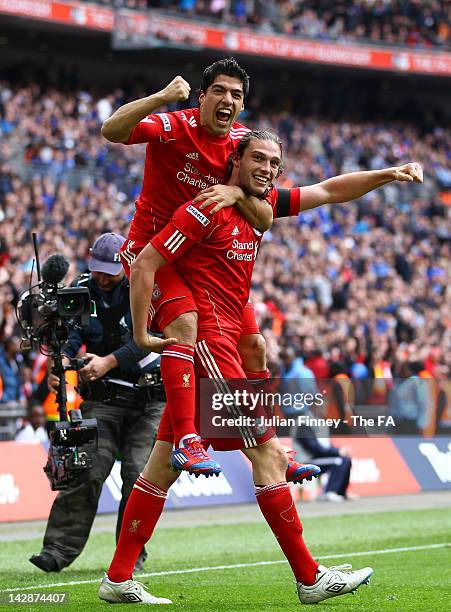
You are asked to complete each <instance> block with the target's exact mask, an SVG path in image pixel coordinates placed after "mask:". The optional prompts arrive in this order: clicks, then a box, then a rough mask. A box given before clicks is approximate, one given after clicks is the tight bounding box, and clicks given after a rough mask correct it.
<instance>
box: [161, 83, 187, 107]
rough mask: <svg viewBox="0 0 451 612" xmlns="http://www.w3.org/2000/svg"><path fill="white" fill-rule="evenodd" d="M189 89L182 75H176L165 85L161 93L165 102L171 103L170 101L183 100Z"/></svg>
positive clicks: (185, 98)
mask: <svg viewBox="0 0 451 612" xmlns="http://www.w3.org/2000/svg"><path fill="white" fill-rule="evenodd" d="M190 91H191V86H190V84H189V83H188V82H187V81H185V79H184V78H183V77H181V76H176V77H175V79H173V80H172V81H171V82H170V83H169V85H166V87H165V88H164V89H163V90H162V92H161V94H162V96H163V97H164V100H165V102H166V104H171V103H172V102H183V100H187V99H188V98H189V93H190Z"/></svg>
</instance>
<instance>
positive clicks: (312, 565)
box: [255, 482, 318, 586]
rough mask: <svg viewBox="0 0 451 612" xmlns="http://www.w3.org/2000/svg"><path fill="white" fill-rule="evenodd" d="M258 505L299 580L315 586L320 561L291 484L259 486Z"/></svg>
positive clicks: (281, 483) (280, 483)
mask: <svg viewBox="0 0 451 612" xmlns="http://www.w3.org/2000/svg"><path fill="white" fill-rule="evenodd" d="M255 495H256V497H257V502H258V505H259V506H260V510H261V511H262V514H263V516H264V517H265V519H266V522H267V523H268V525H269V526H270V527H271V529H272V531H273V533H274V535H275V536H276V538H277V541H278V542H279V546H280V548H281V549H282V550H283V552H284V554H285V556H286V558H287V559H288V562H289V564H290V565H291V569H292V570H293V573H294V575H295V577H296V580H297V581H298V582H302V584H305V585H306V586H311V585H312V584H314V582H315V580H316V572H317V571H318V563H317V562H316V561H315V559H313V557H312V555H311V554H310V552H309V550H308V548H307V546H306V545H305V542H304V539H303V537H302V531H303V530H302V523H301V521H300V519H299V516H298V513H297V510H296V506H295V504H294V501H293V497H292V495H291V492H290V488H289V486H288V484H287V483H286V482H278V483H276V484H272V485H268V486H266V487H262V488H260V489H257V491H256V493H255Z"/></svg>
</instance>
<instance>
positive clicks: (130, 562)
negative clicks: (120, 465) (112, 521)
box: [107, 476, 167, 582]
mask: <svg viewBox="0 0 451 612" xmlns="http://www.w3.org/2000/svg"><path fill="white" fill-rule="evenodd" d="M166 497H167V492H166V491H163V489H160V488H159V487H156V486H155V485H153V484H152V483H151V482H149V481H148V480H146V479H145V478H143V477H142V476H139V477H138V480H137V481H136V482H135V484H134V486H133V489H132V492H131V493H130V497H129V498H128V502H127V505H126V507H125V512H124V517H123V519H122V527H121V533H120V535H119V540H118V543H117V546H116V551H115V553H114V557H113V560H112V562H111V565H110V567H109V570H108V572H107V574H108V578H109V579H110V580H112V581H113V582H124V580H129V579H130V578H131V577H132V573H133V568H134V567H135V563H136V560H137V558H138V556H139V554H140V552H141V550H142V548H143V546H144V545H145V543H146V542H147V541H148V540H149V539H150V536H151V535H152V533H153V530H154V529H155V525H156V524H157V522H158V519H159V518H160V515H161V513H162V511H163V506H164V502H165V501H166Z"/></svg>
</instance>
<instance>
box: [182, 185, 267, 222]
mask: <svg viewBox="0 0 451 612" xmlns="http://www.w3.org/2000/svg"><path fill="white" fill-rule="evenodd" d="M202 201H203V204H201V205H200V206H199V210H203V209H204V208H207V206H211V205H212V204H216V206H213V208H212V209H211V210H210V214H211V215H213V214H214V213H216V212H218V211H219V210H221V208H227V207H228V206H233V205H235V206H236V207H237V208H238V210H239V211H240V213H241V214H242V215H243V217H244V218H245V219H246V221H248V222H249V223H250V224H251V225H252V227H255V229H258V230H259V231H260V232H266V230H267V229H269V228H270V227H271V225H272V222H273V210H272V207H271V205H270V204H269V203H268V202H267V201H266V200H261V199H260V198H256V197H254V196H248V195H246V194H245V193H244V191H243V190H242V189H241V187H238V186H237V185H214V186H212V187H209V188H208V189H204V190H203V191H200V192H199V193H198V194H197V196H196V197H195V198H194V200H193V204H197V203H198V202H202Z"/></svg>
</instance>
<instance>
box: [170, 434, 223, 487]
mask: <svg viewBox="0 0 451 612" xmlns="http://www.w3.org/2000/svg"><path fill="white" fill-rule="evenodd" d="M171 467H172V469H173V470H175V471H176V472H181V471H184V472H188V473H189V474H194V476H195V477H196V478H198V477H199V475H200V474H203V475H204V476H206V477H207V478H208V476H219V474H220V473H221V471H222V470H221V466H220V465H219V463H218V462H217V461H215V460H214V459H212V458H211V457H210V455H209V454H208V453H207V452H206V451H205V448H204V447H203V446H202V439H201V438H200V437H199V436H193V437H192V438H188V439H187V440H183V441H182V446H180V447H179V448H176V449H175V450H173V451H172V456H171Z"/></svg>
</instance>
